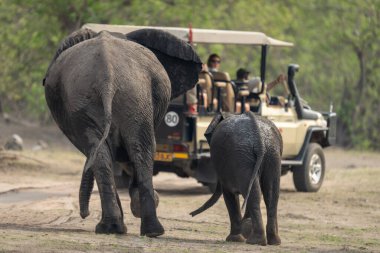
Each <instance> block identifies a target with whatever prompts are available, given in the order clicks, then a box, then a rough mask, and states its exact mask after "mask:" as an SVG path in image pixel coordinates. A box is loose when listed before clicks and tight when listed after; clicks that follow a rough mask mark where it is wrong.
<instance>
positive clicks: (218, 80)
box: [212, 72, 235, 112]
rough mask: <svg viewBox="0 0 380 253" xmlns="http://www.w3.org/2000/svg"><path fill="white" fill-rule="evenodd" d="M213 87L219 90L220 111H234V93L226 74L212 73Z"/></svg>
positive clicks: (228, 76)
mask: <svg viewBox="0 0 380 253" xmlns="http://www.w3.org/2000/svg"><path fill="white" fill-rule="evenodd" d="M212 75H213V77H214V85H215V87H218V88H220V89H221V99H222V110H223V111H225V112H233V111H234V107H235V106H234V103H235V93H234V90H233V88H232V85H231V78H230V75H229V74H228V73H227V72H212Z"/></svg>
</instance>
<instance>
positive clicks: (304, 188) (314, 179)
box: [293, 143, 326, 192]
mask: <svg viewBox="0 0 380 253" xmlns="http://www.w3.org/2000/svg"><path fill="white" fill-rule="evenodd" d="M325 170H326V165H325V156H324V154H323V150H322V147H321V146H320V145H319V144H317V143H310V144H309V146H308V147H307V150H306V154H305V160H304V161H303V164H302V165H301V166H297V167H295V168H294V169H293V182H294V186H295V187H296V189H297V191H301V192H317V191H318V190H319V188H321V186H322V182H323V179H324V176H325Z"/></svg>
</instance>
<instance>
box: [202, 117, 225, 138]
mask: <svg viewBox="0 0 380 253" xmlns="http://www.w3.org/2000/svg"><path fill="white" fill-rule="evenodd" d="M223 119H224V114H222V113H220V112H219V113H218V114H216V115H215V117H214V118H213V119H212V121H211V123H210V125H208V127H207V129H206V132H205V134H204V135H205V137H206V140H207V142H208V144H210V143H211V137H212V134H213V133H214V131H215V128H216V127H217V126H218V125H219V123H220V122H222V120H223Z"/></svg>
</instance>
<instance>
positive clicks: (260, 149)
mask: <svg viewBox="0 0 380 253" xmlns="http://www.w3.org/2000/svg"><path fill="white" fill-rule="evenodd" d="M246 114H247V116H248V117H249V118H250V119H251V120H252V125H253V131H254V133H255V136H256V140H255V144H256V145H255V148H254V150H253V151H254V154H255V155H256V163H255V166H254V167H253V172H252V176H251V180H250V181H249V186H248V192H247V194H246V196H245V198H244V202H243V206H242V208H241V209H242V210H244V209H245V207H246V205H247V201H248V198H249V194H250V193H251V190H252V186H253V183H254V182H255V180H256V178H257V175H258V174H259V172H260V167H261V164H262V162H263V158H264V143H263V140H262V138H261V134H260V129H259V127H258V123H257V120H256V118H255V117H256V116H255V115H254V114H253V113H252V112H246Z"/></svg>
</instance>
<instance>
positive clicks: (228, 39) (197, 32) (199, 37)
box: [82, 23, 293, 47]
mask: <svg viewBox="0 0 380 253" xmlns="http://www.w3.org/2000/svg"><path fill="white" fill-rule="evenodd" d="M82 28H88V29H91V30H93V31H95V32H100V31H104V30H105V31H109V32H119V33H123V34H127V33H130V32H133V31H136V30H139V29H144V28H150V29H161V30H164V31H167V32H169V33H171V34H173V35H174V36H176V37H178V38H180V39H182V40H185V41H189V37H190V36H189V33H190V31H192V42H194V43H204V44H211V43H219V44H242V45H269V46H275V47H291V46H293V43H291V42H286V41H281V40H277V39H273V38H271V37H268V36H266V35H265V34H264V33H261V32H246V31H232V30H215V29H199V28H191V29H190V28H183V27H158V26H132V25H104V24H92V23H89V24H85V25H83V27H82Z"/></svg>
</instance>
